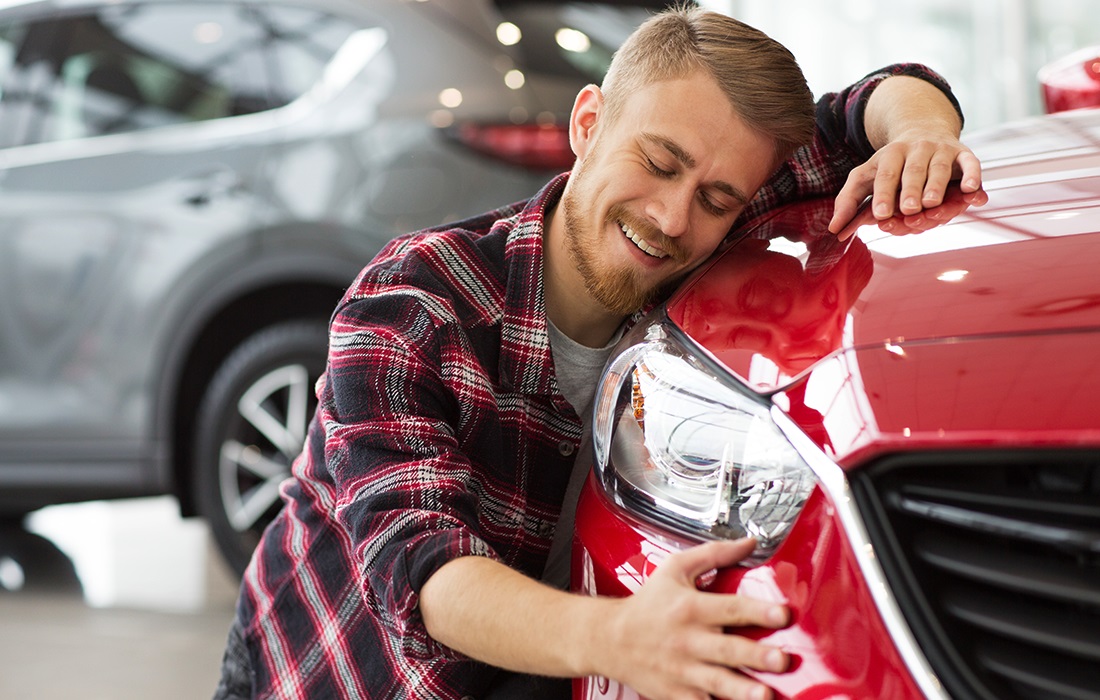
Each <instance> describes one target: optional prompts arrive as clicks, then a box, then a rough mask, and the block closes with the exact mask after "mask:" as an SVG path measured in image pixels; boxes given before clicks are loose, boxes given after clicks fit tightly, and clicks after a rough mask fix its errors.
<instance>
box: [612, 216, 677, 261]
mask: <svg viewBox="0 0 1100 700" xmlns="http://www.w3.org/2000/svg"><path fill="white" fill-rule="evenodd" d="M619 228H621V229H622V230H623V234H625V235H626V237H627V238H629V239H630V240H631V241H632V242H633V243H634V245H636V246H638V247H639V248H641V249H642V252H643V253H645V254H646V255H650V256H652V257H654V258H667V257H668V253H666V252H665V251H663V250H659V249H657V248H654V247H653V246H651V245H649V244H648V243H646V242H645V239H644V238H642V237H641V236H639V235H638V234H636V233H634V231H633V230H631V228H630V227H629V226H627V225H626V224H624V223H623V222H621V221H620V222H619Z"/></svg>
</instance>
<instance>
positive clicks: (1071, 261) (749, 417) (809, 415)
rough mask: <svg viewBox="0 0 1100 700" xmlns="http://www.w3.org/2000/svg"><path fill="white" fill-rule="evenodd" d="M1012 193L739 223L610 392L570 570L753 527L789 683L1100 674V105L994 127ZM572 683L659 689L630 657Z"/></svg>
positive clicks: (612, 369) (916, 692)
mask: <svg viewBox="0 0 1100 700" xmlns="http://www.w3.org/2000/svg"><path fill="white" fill-rule="evenodd" d="M968 141H969V143H970V144H971V145H972V146H974V148H975V150H976V152H977V153H978V155H979V156H980V157H981V158H982V159H983V163H984V173H985V186H986V189H987V191H988V192H989V195H990V201H989V203H988V204H987V205H986V206H984V207H981V208H978V209H971V210H969V211H968V212H966V213H965V214H963V215H961V216H959V217H957V218H956V219H955V220H953V221H951V222H950V223H948V224H946V225H944V226H941V227H939V228H936V229H933V230H931V231H928V232H925V233H922V234H919V235H912V236H890V235H887V234H885V233H883V232H881V231H880V230H879V229H878V228H877V227H874V226H863V227H862V228H860V229H859V230H858V232H857V235H855V236H853V237H851V238H849V239H848V240H847V241H843V242H841V241H839V240H838V239H837V238H836V237H835V236H831V235H829V234H827V233H826V232H825V229H826V224H827V221H828V218H829V215H830V214H831V209H832V203H831V201H820V202H809V203H806V204H802V205H798V206H795V207H791V208H788V209H785V210H782V211H780V212H778V213H776V214H775V215H774V216H772V217H771V218H769V219H768V220H766V221H764V222H762V223H758V224H757V225H755V226H754V227H751V228H749V229H748V230H745V231H743V232H742V235H740V236H739V237H738V240H737V241H736V242H735V243H733V244H731V245H729V246H728V247H727V248H726V249H725V250H724V251H723V252H721V253H720V254H719V255H718V256H717V257H716V258H715V259H714V260H713V261H712V262H710V263H709V264H708V266H707V267H706V268H705V269H702V270H700V271H699V272H698V273H697V274H696V275H695V276H694V277H693V278H691V279H690V280H689V281H688V282H687V283H686V284H685V285H684V286H683V287H682V288H681V289H680V290H679V291H678V292H677V294H676V295H675V296H674V297H673V298H672V299H671V300H670V301H669V302H668V303H667V304H666V305H665V306H664V307H662V308H660V309H658V310H657V311H656V312H654V313H653V314H651V315H650V317H649V318H648V319H647V320H646V322H644V323H643V324H640V325H639V326H638V327H636V328H635V329H634V330H633V331H632V332H631V333H630V335H629V336H628V337H627V338H626V339H624V341H623V342H622V344H621V346H620V347H619V348H618V349H617V350H616V354H615V356H614V357H613V358H612V360H611V362H610V364H609V366H608V369H607V371H606V372H605V374H604V378H603V380H602V383H601V387H600V389H599V391H598V393H597V397H596V403H597V407H596V409H595V426H594V434H593V440H594V443H595V456H596V466H595V469H594V471H593V475H592V476H591V478H590V479H589V482H588V484H587V485H586V487H585V492H584V494H583V495H582V498H581V502H580V504H579V509H578V514H577V524H576V539H575V543H574V551H573V572H574V573H573V588H574V590H577V591H583V592H585V593H588V594H592V595H597V594H598V595H611V596H625V595H629V594H630V593H631V592H632V591H635V590H637V588H638V586H640V585H641V583H642V582H643V581H644V580H645V579H646V577H647V576H648V575H649V574H650V573H651V572H652V571H653V570H654V568H655V567H657V566H658V565H659V564H660V562H661V560H662V559H663V558H665V557H666V556H667V555H668V554H669V553H670V552H674V551H677V550H679V549H682V548H685V547H688V546H691V545H693V544H697V543H700V542H703V541H706V540H708V539H713V538H725V537H729V538H734V537H741V536H744V535H752V536H754V537H756V538H757V541H758V543H759V547H758V550H757V553H756V555H755V558H754V559H753V560H752V561H751V562H747V563H746V565H745V566H741V567H736V568H734V569H728V570H722V571H719V572H717V574H716V575H715V576H714V577H713V579H712V580H710V581H708V582H706V585H707V586H708V588H709V589H710V590H716V591H722V592H736V593H742V594H748V595H752V596H755V597H760V598H765V599H771V600H778V601H783V602H785V603H787V604H789V606H790V607H791V610H792V614H793V623H792V624H791V625H790V627H788V628H786V629H783V630H779V631H774V632H770V631H763V630H755V631H754V630H739V631H740V632H742V633H747V634H750V635H756V636H758V637H765V636H766V637H767V638H768V639H769V641H770V642H771V643H774V644H777V645H779V646H781V647H783V648H784V649H786V650H787V651H789V652H790V653H791V654H792V656H793V657H794V659H795V664H794V667H793V669H792V670H791V671H790V672H787V673H784V674H777V675H769V674H759V675H758V677H759V678H760V679H762V680H764V681H765V682H767V683H768V684H770V685H771V686H773V687H774V688H775V689H776V691H777V696H779V697H784V698H798V699H804V700H810V699H814V700H817V699H821V700H825V699H829V698H876V699H878V698H887V699H889V700H906V699H909V698H956V699H971V698H973V699H978V698H982V699H988V698H997V699H998V700H1018V699H1022V698H1042V699H1044V700H1053V699H1060V698H1066V699H1068V698H1075V699H1079V700H1080V699H1085V698H1100V110H1079V111H1074V112H1065V113H1062V114H1058V115H1053V116H1045V117H1040V118H1036V119H1034V120H1032V121H1027V122H1023V123H1018V124H1014V125H1010V126H1007V127H1003V128H1000V129H998V130H992V131H989V132H984V133H982V134H976V135H971V136H970V138H969V140H968ZM574 696H575V697H583V698H624V699H628V698H636V697H637V694H636V693H634V692H633V691H631V690H630V689H628V688H624V687H620V686H619V685H618V684H617V683H615V682H614V681H607V680H605V679H599V678H591V679H584V680H578V681H576V683H575V686H574Z"/></svg>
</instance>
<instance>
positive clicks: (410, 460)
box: [311, 285, 500, 659]
mask: <svg viewBox="0 0 1100 700" xmlns="http://www.w3.org/2000/svg"><path fill="white" fill-rule="evenodd" d="M445 306H446V305H445V302H444V301H443V300H441V299H439V298H438V297H433V296H432V295H431V294H430V293H428V292H425V291H423V290H417V289H413V288H404V289H401V288H397V287H394V286H391V285H379V286H378V287H377V288H376V293H372V294H370V295H369V296H367V297H365V298H362V299H357V300H353V301H351V302H349V303H347V304H345V305H343V306H342V307H341V308H339V309H338V310H337V312H336V314H335V315H334V317H333V320H332V324H331V330H330V334H329V337H330V339H329V343H330V348H329V366H328V369H327V373H326V378H325V384H324V386H323V387H322V390H321V394H320V407H319V415H320V417H321V424H322V426H323V428H324V430H323V435H319V436H318V439H323V444H324V446H323V458H315V459H314V462H315V463H319V464H316V465H315V467H314V468H315V469H317V468H320V469H323V470H324V472H325V474H322V475H315V476H314V478H312V479H311V482H313V483H314V484H325V486H324V487H321V488H320V490H324V489H325V488H327V489H330V492H329V493H327V494H322V496H321V497H323V498H327V499H330V500H331V511H332V512H334V513H335V515H336V519H337V521H338V522H339V525H340V528H339V529H340V530H341V531H342V532H345V533H347V535H348V537H349V540H350V541H349V543H348V549H349V551H350V553H351V555H352V559H353V561H352V562H351V565H352V566H353V568H357V569H359V570H360V571H361V572H362V586H363V589H364V590H363V592H364V595H365V597H366V599H367V601H368V604H369V605H370V606H371V607H372V608H373V610H374V613H375V615H376V616H377V618H378V619H379V620H380V621H381V622H382V623H383V624H384V625H385V626H386V628H387V630H388V632H389V634H390V635H391V638H392V639H394V640H395V641H399V643H400V644H401V645H402V646H403V647H404V648H405V649H406V651H407V652H417V651H418V652H419V653H421V654H424V655H427V656H435V655H437V654H438V655H443V656H445V657H448V658H452V659H462V658H463V657H462V656H461V655H460V654H458V653H456V652H453V651H451V650H448V649H446V648H444V647H443V646H442V645H439V644H438V643H436V642H435V641H434V640H432V639H431V638H430V637H429V636H428V634H427V631H426V629H425V628H424V626H423V621H422V619H421V616H420V611H419V606H418V603H419V593H420V589H421V587H422V586H423V584H424V582H425V581H427V580H428V578H429V577H431V575H432V574H433V573H434V572H435V571H436V570H437V569H438V568H439V567H440V566H442V565H443V564H444V563H446V562H448V561H450V560H452V559H455V558H458V557H461V556H467V555H474V556H486V557H491V558H494V559H500V557H499V556H498V555H497V553H496V552H494V551H493V549H492V547H491V546H490V545H489V544H488V543H487V542H486V540H485V539H484V538H483V537H482V535H481V534H480V532H479V525H478V500H479V499H478V493H477V492H478V488H479V487H478V483H479V475H478V473H477V470H476V469H475V465H474V464H473V463H472V462H471V460H470V458H469V457H467V456H466V455H465V454H464V453H463V451H462V450H461V449H460V446H459V442H458V439H457V437H456V429H455V427H454V426H455V425H456V424H457V422H458V420H459V418H458V416H459V414H460V413H461V408H460V407H459V406H458V404H459V403H460V402H461V401H463V398H464V397H463V395H462V393H463V390H462V389H461V387H458V386H457V384H458V383H460V382H459V380H458V378H456V374H457V373H458V372H459V371H461V370H455V369H454V367H453V366H451V363H449V362H448V358H455V357H457V356H461V355H463V353H461V352H458V348H456V347H455V344H456V341H454V340H453V336H454V333H455V331H454V330H453V329H448V327H447V325H446V324H445V323H441V317H442V316H445V313H444V312H445ZM430 358H436V359H435V360H434V361H432V360H431V359H430ZM467 369H468V368H467Z"/></svg>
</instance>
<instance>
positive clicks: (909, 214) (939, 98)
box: [829, 75, 988, 233]
mask: <svg viewBox="0 0 1100 700" xmlns="http://www.w3.org/2000/svg"><path fill="white" fill-rule="evenodd" d="M863 122H864V129H865V131H866V134H867V139H868V141H869V142H870V144H871V146H872V147H873V148H874V149H875V154H874V155H873V156H872V157H871V158H870V159H868V160H867V162H865V163H864V164H863V165H860V166H859V167H857V168H855V169H854V170H852V171H851V173H850V174H849V175H848V179H847V181H846V183H845V185H844V187H843V188H842V189H841V191H840V193H839V194H838V195H837V198H836V207H835V210H834V214H833V219H832V221H831V222H830V224H829V230H831V231H834V232H837V231H840V229H841V227H843V226H844V224H846V223H847V222H848V221H849V220H851V218H852V217H853V216H854V215H855V213H856V210H857V209H858V208H859V205H860V204H861V203H862V202H863V200H864V199H866V198H867V197H868V196H872V204H871V206H872V213H873V215H874V217H875V219H877V220H878V221H879V222H880V223H879V225H880V227H881V228H882V229H883V230H885V231H888V232H890V233H911V232H915V231H921V230H925V229H927V228H931V227H932V226H936V225H938V224H940V223H943V222H945V221H947V220H949V219H950V218H952V217H953V216H955V215H957V214H958V213H960V212H961V211H962V210H964V209H966V208H967V207H969V206H980V205H981V204H984V203H985V202H986V201H987V199H988V197H987V196H986V194H985V192H983V191H982V189H981V186H982V171H981V163H980V162H979V161H978V158H977V156H975V155H974V153H973V152H972V151H971V150H970V149H969V148H967V147H966V146H965V145H964V144H963V143H962V142H961V141H960V140H959V134H960V131H961V129H962V121H961V119H960V118H959V114H958V112H957V111H956V109H955V107H954V105H952V104H951V102H950V101H949V100H948V99H947V97H946V95H945V94H944V93H943V91H942V90H940V89H939V88H938V87H936V86H935V85H932V84H931V83H929V82H927V81H924V80H921V79H919V78H914V77H910V76H904V75H899V76H893V77H890V78H886V79H885V80H883V81H882V82H881V83H880V84H878V85H877V86H876V87H875V89H874V91H873V92H872V93H871V96H870V99H869V100H868V101H867V107H866V111H865V112H864V115H863ZM953 180H958V181H959V190H960V191H961V193H962V196H961V197H948V196H947V193H948V183H949V182H951V181H953ZM895 215H896V216H895Z"/></svg>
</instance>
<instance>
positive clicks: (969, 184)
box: [963, 178, 978, 190]
mask: <svg viewBox="0 0 1100 700" xmlns="http://www.w3.org/2000/svg"><path fill="white" fill-rule="evenodd" d="M963 187H965V188H967V189H968V190H976V189H978V181H977V180H975V179H974V178H967V179H966V181H965V182H963Z"/></svg>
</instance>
